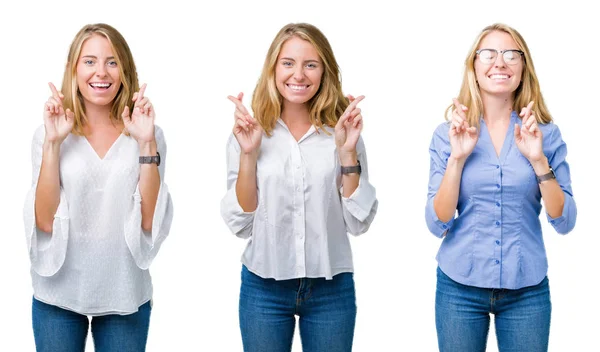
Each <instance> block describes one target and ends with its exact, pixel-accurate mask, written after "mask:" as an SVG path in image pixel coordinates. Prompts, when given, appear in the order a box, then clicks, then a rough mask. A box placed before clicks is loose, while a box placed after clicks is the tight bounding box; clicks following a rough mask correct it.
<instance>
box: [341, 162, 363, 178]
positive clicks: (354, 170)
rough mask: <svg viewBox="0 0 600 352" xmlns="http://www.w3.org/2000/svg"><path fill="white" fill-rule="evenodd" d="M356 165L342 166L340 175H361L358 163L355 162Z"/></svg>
mask: <svg viewBox="0 0 600 352" xmlns="http://www.w3.org/2000/svg"><path fill="white" fill-rule="evenodd" d="M357 164H358V165H355V166H342V175H348V174H359V175H360V173H361V171H362V169H361V167H360V161H357Z"/></svg>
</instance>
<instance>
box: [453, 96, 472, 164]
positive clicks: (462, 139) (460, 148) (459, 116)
mask: <svg viewBox="0 0 600 352" xmlns="http://www.w3.org/2000/svg"><path fill="white" fill-rule="evenodd" d="M452 101H453V102H454V107H455V109H454V111H453V112H452V120H451V121H450V130H449V131H448V136H449V137H450V148H451V152H450V153H451V154H450V155H451V156H452V157H453V158H455V159H457V160H464V159H466V158H467V157H468V156H469V155H471V153H472V152H473V149H475V144H477V140H478V139H479V134H478V133H477V128H476V127H474V126H471V127H469V124H468V123H467V115H465V112H466V111H467V110H468V108H467V107H466V106H464V105H462V104H461V103H460V102H459V101H458V100H457V99H452Z"/></svg>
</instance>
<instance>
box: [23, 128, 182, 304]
mask: <svg viewBox="0 0 600 352" xmlns="http://www.w3.org/2000/svg"><path fill="white" fill-rule="evenodd" d="M44 135H45V129H44V126H41V127H40V128H38V129H37V131H36V132H35V135H34V137H33V143H32V148H31V159H32V162H33V170H32V171H33V175H32V178H33V182H32V187H31V190H30V191H29V193H28V194H27V199H26V201H25V208H24V220H25V235H26V239H27V246H28V249H29V256H30V259H31V278H32V281H33V291H34V296H35V298H36V299H38V300H40V301H42V302H45V303H48V304H52V305H55V306H58V307H61V308H64V309H69V310H72V311H75V312H77V313H80V314H85V315H105V314H131V313H135V312H137V310H138V307H139V306H141V305H142V304H144V303H145V302H147V301H149V300H150V299H151V298H152V281H151V279H150V273H149V272H148V267H149V266H150V263H151V262H152V260H153V259H154V257H155V256H156V253H157V252H158V250H159V248H160V246H161V244H162V242H163V241H164V240H165V238H166V237H167V235H168V233H169V229H170V228H171V220H172V218H173V205H172V202H171V196H170V195H169V190H168V188H167V185H166V184H165V183H164V182H163V181H164V177H165V160H166V156H167V149H166V148H167V146H166V143H165V139H164V136H163V132H162V130H161V129H160V128H159V127H158V126H157V127H156V128H155V136H156V144H157V150H158V152H159V153H160V156H161V159H162V160H161V164H160V166H159V167H158V171H159V174H160V180H161V183H160V189H159V191H158V199H157V201H156V207H155V210H154V218H153V220H152V232H151V233H146V232H144V231H142V226H141V221H142V212H141V211H142V209H141V200H142V198H141V195H140V192H139V188H138V182H139V178H140V165H139V161H138V157H139V146H138V143H137V142H136V141H135V140H134V139H133V138H132V137H128V136H126V135H124V134H121V135H120V136H119V138H117V140H116V141H115V142H114V144H113V145H112V146H111V147H110V149H109V150H108V152H107V153H106V155H105V156H104V158H103V159H100V157H99V156H98V154H96V152H95V151H94V149H93V148H92V146H91V145H90V144H89V142H88V141H87V139H86V138H85V137H82V136H76V135H74V134H70V135H69V136H67V138H66V139H65V140H64V141H63V143H62V145H61V147H60V186H61V187H60V203H59V205H58V209H57V211H56V215H54V222H53V225H52V234H48V233H44V232H42V231H41V230H40V229H38V228H37V227H36V220H35V192H36V188H37V182H38V176H39V173H40V166H41V162H42V145H43V143H44Z"/></svg>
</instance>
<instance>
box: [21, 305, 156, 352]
mask: <svg viewBox="0 0 600 352" xmlns="http://www.w3.org/2000/svg"><path fill="white" fill-rule="evenodd" d="M151 310H152V308H151V307H150V302H146V303H144V304H143V305H141V306H140V307H139V310H138V311H137V312H136V313H133V314H130V315H117V314H111V315H104V316H99V317H92V337H93V338H94V347H95V351H96V352H109V351H119V352H140V351H145V350H146V340H147V338H148V327H149V325H150V311H151ZM31 311H32V321H33V336H34V338H35V346H36V350H37V351H38V352H51V351H52V352H54V351H61V352H81V351H84V350H85V340H86V337H87V333H88V327H89V325H90V323H89V320H88V317H87V316H85V315H82V314H79V313H75V312H72V311H70V310H66V309H62V308H59V307H57V306H53V305H50V304H46V303H44V302H41V301H38V300H37V299H35V298H34V299H33V304H32V309H31Z"/></svg>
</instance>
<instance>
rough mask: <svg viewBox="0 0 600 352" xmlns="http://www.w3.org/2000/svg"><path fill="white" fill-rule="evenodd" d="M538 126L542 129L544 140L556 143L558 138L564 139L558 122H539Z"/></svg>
mask: <svg viewBox="0 0 600 352" xmlns="http://www.w3.org/2000/svg"><path fill="white" fill-rule="evenodd" d="M538 126H539V127H540V131H542V136H544V142H549V143H554V142H556V141H558V140H562V136H561V133H560V129H559V128H558V125H557V124H555V123H553V122H550V123H543V124H539V125H538Z"/></svg>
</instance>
